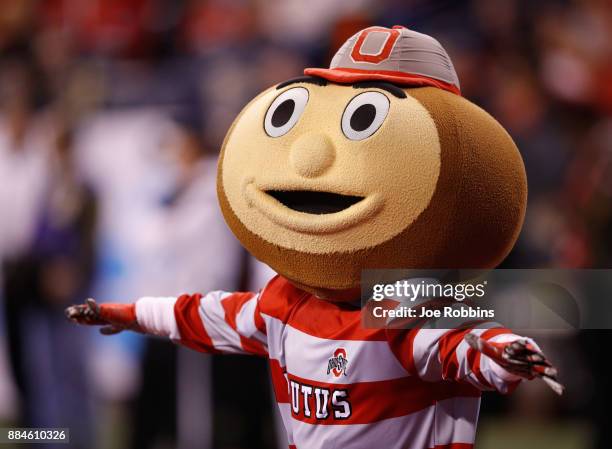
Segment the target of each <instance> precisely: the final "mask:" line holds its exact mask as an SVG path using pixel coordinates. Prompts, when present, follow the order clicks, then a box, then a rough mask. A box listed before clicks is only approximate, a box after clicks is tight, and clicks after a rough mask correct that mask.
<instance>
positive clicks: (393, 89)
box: [276, 76, 406, 98]
mask: <svg viewBox="0 0 612 449" xmlns="http://www.w3.org/2000/svg"><path fill="white" fill-rule="evenodd" d="M298 83H309V84H316V85H317V86H327V84H328V81H327V80H326V79H325V78H321V77H319V76H299V77H297V78H291V79H290V80H287V81H283V82H282V83H280V84H279V85H278V86H276V89H277V90H278V89H282V88H283V87H287V86H290V85H292V84H298ZM351 85H352V86H353V89H371V88H377V89H382V90H386V91H387V92H389V93H390V94H391V95H393V96H394V97H397V98H406V92H404V91H403V90H402V89H401V88H399V87H398V86H396V85H395V84H391V83H387V82H385V81H361V82H359V83H353V84H351Z"/></svg>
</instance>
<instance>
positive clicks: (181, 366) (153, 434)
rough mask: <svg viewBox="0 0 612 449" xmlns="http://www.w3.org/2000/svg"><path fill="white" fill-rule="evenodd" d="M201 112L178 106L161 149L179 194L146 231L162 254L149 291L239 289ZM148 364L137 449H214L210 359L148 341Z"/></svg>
mask: <svg viewBox="0 0 612 449" xmlns="http://www.w3.org/2000/svg"><path fill="white" fill-rule="evenodd" d="M197 109H198V108H197V105H194V106H192V107H189V106H187V105H179V106H178V108H177V110H176V111H175V112H174V114H173V116H174V124H175V126H174V127H172V128H170V129H169V132H168V141H167V143H166V145H164V149H163V150H162V151H164V153H166V156H167V158H168V165H170V166H171V167H172V168H173V170H172V171H173V173H174V176H173V177H174V183H173V189H172V190H171V191H170V192H169V194H168V195H167V196H166V197H165V198H164V199H163V201H162V202H161V203H160V207H159V209H158V214H157V215H156V216H155V217H154V218H152V220H151V221H150V222H149V223H148V226H147V229H146V230H145V232H146V233H147V237H146V240H147V241H148V244H149V245H150V251H151V252H152V253H154V254H156V257H155V262H154V263H152V264H151V265H152V266H151V267H150V269H151V270H153V271H152V272H150V273H149V274H148V276H147V277H148V278H150V279H151V280H153V283H154V284H153V285H149V286H148V289H149V290H150V291H161V292H162V294H165V295H169V296H170V295H178V294H181V293H184V292H187V291H201V290H210V289H212V288H216V287H215V286H218V285H226V286H228V287H231V288H237V287H238V285H239V282H240V278H241V270H240V267H241V263H242V260H243V251H242V249H241V246H240V245H239V244H238V242H237V241H236V240H235V238H234V237H233V235H232V234H231V233H230V231H229V230H228V229H227V227H226V225H225V222H224V220H223V217H222V215H221V212H220V210H219V208H218V205H217V200H216V181H215V180H216V169H217V164H216V157H215V154H214V152H211V151H210V150H209V149H208V148H209V147H208V145H207V144H206V142H205V140H204V135H203V131H202V126H201V123H200V122H201V114H199V113H198V112H197ZM221 255H222V256H221ZM142 363H143V366H142V371H143V372H144V373H146V376H144V378H143V385H142V388H141V390H140V391H139V394H138V395H137V398H136V401H135V409H134V411H135V416H134V417H135V423H134V432H133V438H132V447H134V448H135V449H136V448H148V447H156V444H159V442H160V441H166V443H169V442H173V441H177V445H176V447H178V448H181V449H190V448H207V447H213V446H212V444H213V439H212V438H213V435H212V433H213V432H212V418H213V415H214V413H213V405H212V401H213V388H212V365H211V357H201V356H199V355H198V354H195V353H193V352H192V351H187V350H184V349H182V348H177V347H175V346H174V345H172V344H169V343H168V342H166V341H162V340H150V341H147V342H146V344H145V349H144V354H143V362H142ZM152 424H153V429H154V430H151V429H152V428H151V425H152Z"/></svg>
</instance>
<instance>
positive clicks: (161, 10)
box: [0, 0, 612, 449]
mask: <svg viewBox="0 0 612 449" xmlns="http://www.w3.org/2000/svg"><path fill="white" fill-rule="evenodd" d="M373 24H376V25H383V26H392V25H396V24H401V25H405V26H407V27H409V28H413V29H415V30H417V31H421V32H425V33H428V34H432V35H433V36H435V37H436V38H437V39H438V40H440V41H441V42H442V44H443V45H444V47H445V48H446V49H447V51H448V53H449V54H450V55H451V58H452V59H453V61H454V64H455V67H456V69H457V72H458V74H459V79H460V81H461V88H462V92H463V95H464V96H465V97H467V98H468V99H470V100H472V101H474V102H475V103H477V104H479V105H481V106H483V107H484V108H485V109H486V110H487V111H489V112H490V113H491V114H492V115H493V116H495V117H496V118H497V119H498V120H499V121H500V122H501V123H502V124H503V125H504V126H505V127H506V129H508V131H509V132H510V134H511V135H512V137H513V138H514V139H515V141H516V142H517V145H518V147H519V148H520V150H521V153H522V155H523V159H524V160H525V165H526V169H527V174H528V182H529V189H530V193H529V205H528V210H527V218H526V222H525V227H524V229H523V233H522V235H521V238H520V240H519V243H518V245H517V247H516V248H515V250H514V251H513V253H512V254H511V255H510V257H509V258H508V259H507V261H506V262H505V263H504V267H505V268H513V267H520V268H532V267H540V268H543V267H544V268H548V267H564V268H607V267H610V266H611V265H612V201H611V200H612V182H610V178H611V177H612V83H611V82H610V80H611V79H612V3H611V2H610V1H609V0H541V1H538V2H533V1H529V0H460V1H450V0H449V1H445V0H439V1H432V0H427V1H426V0H401V1H400V0H386V1H380V0H379V1H375V0H309V1H303V0H223V1H221V0H88V1H82V0H2V1H1V2H0V181H1V182H0V262H1V263H2V270H1V271H0V282H1V284H2V290H1V291H0V305H1V306H2V307H0V427H2V424H3V423H4V424H6V425H9V424H10V425H22V426H42V427H70V432H71V441H72V444H71V447H79V448H137V449H147V448H166V447H168V448H170V447H178V448H181V449H188V448H195V447H198V448H207V447H218V448H257V447H274V445H275V444H277V443H278V444H279V446H280V445H282V444H283V442H282V437H281V436H279V435H280V434H279V433H277V432H276V431H275V426H276V425H278V422H277V421H276V419H275V416H274V410H273V405H272V399H271V396H270V391H269V387H268V380H267V373H266V366H265V362H264V361H262V360H251V359H249V358H234V357H226V358H218V357H217V356H213V357H211V356H202V355H199V354H196V353H190V352H187V351H182V350H178V349H177V348H175V347H174V346H173V345H171V344H166V343H163V342H160V341H157V340H154V339H150V340H145V339H143V338H140V337H138V336H135V335H123V334H121V335H119V336H117V337H115V338H111V339H108V338H103V337H99V336H97V335H95V332H93V330H92V329H82V328H78V327H75V326H73V325H70V324H68V323H67V322H66V321H65V319H64V317H63V313H62V311H63V309H64V307H65V306H66V305H68V304H72V303H76V302H81V301H82V300H83V299H84V298H86V297H88V296H94V297H96V298H98V299H100V300H114V301H125V302H127V301H132V300H134V299H135V298H138V297H141V296H146V295H156V296H162V295H177V294H180V293H184V292H193V291H207V290H211V289H226V290H235V289H244V288H249V289H259V288H261V287H262V286H263V285H264V283H265V281H266V280H267V279H268V278H269V277H271V276H272V273H271V271H269V269H267V268H266V267H264V266H262V265H260V264H258V263H257V262H255V261H254V260H252V259H250V258H249V257H248V256H247V254H246V253H245V252H244V251H243V250H242V249H241V247H240V245H239V244H238V243H237V242H236V241H235V239H234V238H233V236H232V235H231V233H230V232H229V231H228V230H227V228H226V227H225V225H224V223H223V220H222V218H221V215H220V212H219V210H218V206H217V203H216V194H215V179H214V178H215V157H216V154H217V153H218V151H219V148H220V146H221V142H222V139H223V137H224V135H225V133H226V131H227V129H228V128H229V125H230V124H231V122H232V120H233V118H234V117H235V116H236V114H237V113H238V112H239V111H240V109H241V108H242V107H243V106H244V105H245V104H246V102H247V101H249V100H250V99H251V98H252V97H253V96H255V95H256V94H257V93H259V92H260V91H261V90H263V89H265V88H267V87H269V86H270V85H273V84H275V83H277V82H280V81H283V80H285V79H288V78H291V77H294V76H297V75H299V74H301V72H302V70H303V68H304V67H324V66H327V65H328V64H329V60H330V58H331V56H332V55H333V53H334V52H335V50H336V49H337V48H338V47H339V46H340V45H341V44H342V43H343V42H344V41H345V40H346V39H347V38H348V37H349V36H351V35H352V34H354V33H355V32H356V31H358V30H359V29H361V28H364V27H366V26H369V25H373ZM603 340H607V341H610V340H611V338H610V337H607V336H606V335H605V334H603V333H594V332H591V333H588V332H583V333H579V334H574V335H567V334H565V335H560V336H555V337H550V338H546V337H545V338H544V345H546V347H547V348H549V347H550V348H551V350H550V353H551V357H552V358H553V359H554V358H555V357H557V359H558V360H560V365H561V371H562V377H563V378H564V381H566V383H567V385H568V387H569V389H568V394H567V395H566V396H565V397H564V398H563V399H555V398H551V397H550V395H549V394H548V392H547V391H546V390H544V389H542V388H541V386H540V385H537V384H533V385H529V386H526V388H522V389H520V390H519V391H518V392H517V393H516V394H515V395H514V396H513V397H512V398H511V399H505V398H504V399H499V398H496V397H491V398H488V397H487V398H485V407H484V409H483V414H482V425H481V434H480V438H481V440H480V442H479V445H478V446H477V447H479V448H482V449H485V448H492V447H495V448H496V449H499V448H504V447H523V448H529V447H539V448H542V447H556V448H566V447H567V448H594V447H597V448H609V447H612V443H610V435H609V434H607V435H606V431H607V432H610V429H608V427H609V426H608V424H607V421H609V418H608V417H609V413H608V412H607V408H608V401H607V398H609V393H605V391H606V390H607V389H608V387H607V383H608V382H607V379H606V375H605V373H606V370H605V368H606V363H605V361H603V362H602V361H600V360H601V359H602V354H601V353H600V352H599V351H598V348H601V347H602V346H601V345H602V343H601V342H602V341H603ZM245 373H248V376H247V375H245ZM606 394H607V395H608V396H607V397H606ZM246 396H248V397H249V398H250V400H249V401H248V403H247V401H245V397H246ZM508 423H511V424H512V426H509V425H508ZM534 423H536V424H534ZM534 426H535V427H534ZM542 429H544V430H545V431H544V430H542ZM521 431H523V433H521ZM525 432H526V433H527V435H530V437H529V438H525V439H524V440H522V439H521V438H523V437H524V435H525ZM281 434H282V433H281ZM94 442H95V443H94ZM504 442H507V445H504V444H505V443H504Z"/></svg>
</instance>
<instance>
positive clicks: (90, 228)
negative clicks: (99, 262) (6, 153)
mask: <svg viewBox="0 0 612 449" xmlns="http://www.w3.org/2000/svg"><path fill="white" fill-rule="evenodd" d="M48 145H49V147H48V148H46V149H45V150H46V151H48V160H47V169H48V173H47V177H46V178H45V181H46V182H45V184H44V192H43V193H42V196H43V198H42V201H41V203H40V205H39V208H38V209H37V213H36V216H35V220H34V228H33V234H32V238H31V241H30V242H29V245H28V246H27V248H26V249H25V250H24V251H23V252H22V253H21V254H19V255H15V256H14V257H12V258H9V260H8V261H7V263H6V265H5V270H6V271H5V276H6V279H5V295H6V301H7V304H8V308H7V310H8V312H7V319H8V322H9V324H10V329H13V331H12V332H11V333H10V334H9V337H11V339H10V340H9V341H10V344H11V350H12V352H13V354H14V357H13V364H14V365H13V366H14V369H15V371H16V372H17V376H16V378H17V379H18V380H19V383H20V386H21V393H22V399H23V401H22V406H23V418H22V419H23V421H22V423H23V425H25V426H33V427H70V429H71V431H70V438H71V444H72V445H73V447H75V448H86V447H88V446H89V444H90V441H91V439H92V432H91V430H92V414H91V408H90V407H91V405H92V404H91V399H90V394H89V385H88V381H87V373H86V364H85V354H86V348H87V346H88V343H87V341H88V336H87V335H84V334H83V335H79V336H78V338H75V334H74V333H73V332H70V331H67V330H68V327H67V323H66V321H65V320H63V319H62V318H61V317H60V315H59V313H58V310H61V309H62V307H64V306H65V304H70V303H72V302H74V301H75V300H76V299H77V298H81V297H83V295H85V296H87V295H88V293H89V289H90V282H91V279H92V273H93V263H94V260H95V245H94V242H95V223H96V203H95V198H94V196H93V194H92V192H91V190H90V189H89V188H88V187H87V185H86V184H85V183H84V182H83V180H82V179H80V178H79V175H78V173H77V171H76V170H75V164H74V160H73V153H72V150H73V143H72V134H71V131H70V130H69V129H66V128H64V127H63V126H62V125H58V126H57V127H56V129H54V132H53V133H52V135H51V139H50V140H49V142H48Z"/></svg>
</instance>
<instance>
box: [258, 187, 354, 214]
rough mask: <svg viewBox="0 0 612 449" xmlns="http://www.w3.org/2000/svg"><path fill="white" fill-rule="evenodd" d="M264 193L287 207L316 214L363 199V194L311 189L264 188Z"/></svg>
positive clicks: (334, 210)
mask: <svg viewBox="0 0 612 449" xmlns="http://www.w3.org/2000/svg"><path fill="white" fill-rule="evenodd" d="M265 193H267V194H268V195H270V196H271V197H272V198H274V199H275V200H276V201H278V202H279V203H281V204H282V205H283V206H285V207H288V208H289V209H292V210H294V211H297V212H304V213H306V214H316V215H324V214H334V213H336V212H340V211H343V210H345V209H348V208H349V207H351V206H352V205H353V204H356V203H358V202H359V201H361V200H363V199H364V197H363V196H353V195H341V194H339V193H333V192H316V191H313V190H266V191H265Z"/></svg>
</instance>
